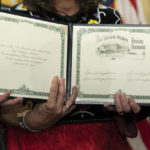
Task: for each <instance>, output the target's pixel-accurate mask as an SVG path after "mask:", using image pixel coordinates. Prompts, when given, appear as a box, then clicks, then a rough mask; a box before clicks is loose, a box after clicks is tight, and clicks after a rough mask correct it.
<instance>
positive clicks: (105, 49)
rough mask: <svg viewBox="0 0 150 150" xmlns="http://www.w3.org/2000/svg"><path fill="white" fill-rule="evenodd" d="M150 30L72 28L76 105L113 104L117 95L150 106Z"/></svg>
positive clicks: (95, 27) (129, 27) (135, 28)
mask: <svg viewBox="0 0 150 150" xmlns="http://www.w3.org/2000/svg"><path fill="white" fill-rule="evenodd" d="M149 43H150V27H146V26H144V27H139V26H134V27H133V26H74V28H73V63H72V64H73V66H72V84H75V85H77V87H78V98H77V100H76V102H77V103H82V104H86V103H89V104H97V103H102V104H103V103H112V102H113V97H114V94H115V93H116V92H124V93H126V94H127V96H132V97H133V98H134V99H135V100H136V102H137V103H141V104H148V103H150V67H149V66H150V61H149V60H150V44H149Z"/></svg>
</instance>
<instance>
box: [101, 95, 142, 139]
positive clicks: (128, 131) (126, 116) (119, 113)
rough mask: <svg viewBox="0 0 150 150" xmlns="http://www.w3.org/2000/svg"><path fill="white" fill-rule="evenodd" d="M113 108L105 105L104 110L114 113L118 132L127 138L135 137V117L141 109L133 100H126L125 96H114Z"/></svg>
mask: <svg viewBox="0 0 150 150" xmlns="http://www.w3.org/2000/svg"><path fill="white" fill-rule="evenodd" d="M114 103H115V106H110V105H108V104H105V105H104V106H105V108H106V109H108V110H110V111H116V116H115V123H116V126H117V129H118V130H119V132H120V133H121V134H122V135H124V136H127V137H136V136H137V128H136V116H137V114H138V113H139V112H140V110H141V108H140V106H139V105H138V104H136V102H135V101H134V99H132V98H127V97H126V95H125V94H115V97H114Z"/></svg>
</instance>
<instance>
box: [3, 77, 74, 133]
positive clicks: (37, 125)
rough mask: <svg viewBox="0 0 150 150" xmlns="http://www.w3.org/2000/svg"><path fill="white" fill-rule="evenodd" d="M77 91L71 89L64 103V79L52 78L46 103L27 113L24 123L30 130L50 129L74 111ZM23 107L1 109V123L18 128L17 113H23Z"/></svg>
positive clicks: (37, 105) (15, 106) (14, 106)
mask: <svg viewBox="0 0 150 150" xmlns="http://www.w3.org/2000/svg"><path fill="white" fill-rule="evenodd" d="M76 95H77V89H76V87H75V86H74V87H73V88H72V95H71V96H70V98H69V99H68V100H67V101H66V92H65V83H64V79H60V80H59V79H58V77H57V76H56V77H54V78H53V80H52V83H51V88H50V95H49V98H48V101H47V102H46V103H41V104H36V106H35V107H34V109H33V110H32V111H29V112H27V114H26V115H25V117H24V122H25V124H26V125H27V127H28V128H30V129H31V130H42V129H46V128H48V127H51V126H52V125H53V124H55V123H56V122H57V121H58V120H60V119H61V118H63V117H64V116H65V115H67V114H68V113H70V112H71V111H72V110H73V109H74V107H75V106H74V102H75V99H76ZM24 110H25V107H24V106H23V105H13V106H9V107H3V108H2V110H1V113H0V118H1V121H2V122H4V123H7V124H11V125H15V126H18V125H19V124H18V119H17V113H19V112H23V111H24Z"/></svg>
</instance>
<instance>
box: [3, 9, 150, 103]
mask: <svg viewBox="0 0 150 150" xmlns="http://www.w3.org/2000/svg"><path fill="white" fill-rule="evenodd" d="M0 34H1V38H0V94H3V93H4V92H6V91H8V90H10V91H11V92H12V95H11V96H22V97H25V98H34V99H47V98H48V93H49V88H50V83H51V80H52V78H53V76H54V75H58V76H59V77H64V78H66V87H67V95H68V96H69V94H70V93H71V86H72V85H77V88H78V96H77V99H76V103H77V104H103V103H113V97H114V94H115V93H116V92H124V93H126V95H127V96H131V97H133V98H134V99H135V100H136V102H137V103H140V104H150V67H149V66H150V26H137V25H136V26H133V25H109V26H106V25H84V24H83V25H77V24H60V23H52V22H48V21H42V20H39V19H34V18H28V17H23V16H18V15H13V14H8V13H2V12H0Z"/></svg>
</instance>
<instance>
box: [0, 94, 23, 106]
mask: <svg viewBox="0 0 150 150" xmlns="http://www.w3.org/2000/svg"><path fill="white" fill-rule="evenodd" d="M10 94H11V92H10V91H8V92H6V93H4V94H3V95H1V96H0V106H5V105H13V104H17V103H19V102H22V101H23V98H22V97H18V98H14V99H8V98H9V96H10Z"/></svg>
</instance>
